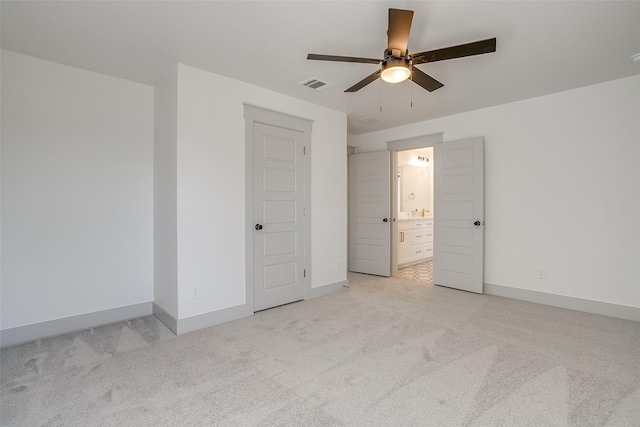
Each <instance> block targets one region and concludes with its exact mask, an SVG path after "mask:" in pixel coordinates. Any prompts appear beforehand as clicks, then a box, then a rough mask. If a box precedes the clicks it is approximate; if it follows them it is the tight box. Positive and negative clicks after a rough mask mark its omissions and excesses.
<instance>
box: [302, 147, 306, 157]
mask: <svg viewBox="0 0 640 427" xmlns="http://www.w3.org/2000/svg"><path fill="white" fill-rule="evenodd" d="M302 155H304V156H306V155H307V147H302Z"/></svg>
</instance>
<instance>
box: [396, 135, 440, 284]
mask: <svg viewBox="0 0 640 427" xmlns="http://www.w3.org/2000/svg"><path fill="white" fill-rule="evenodd" d="M443 140H444V132H439V133H432V134H429V135H422V136H416V137H413V138H405V139H398V140H395V141H389V142H387V149H388V150H389V151H390V152H391V167H390V168H389V169H390V171H391V175H390V176H389V180H390V183H391V218H393V219H392V221H391V276H392V277H395V276H397V275H398V242H397V239H396V236H397V235H398V222H397V216H398V186H397V185H395V183H396V182H397V176H398V151H406V150H414V149H417V148H427V147H434V146H435V145H437V144H442V142H443ZM436 162H437V159H435V156H434V159H433V164H432V167H433V168H434V169H435V167H436ZM432 185H433V186H435V173H434V183H432ZM433 196H434V200H433V204H434V206H435V205H436V200H435V197H436V195H435V194H434V195H433ZM434 229H435V227H434ZM433 244H434V245H435V239H434V241H433ZM434 253H435V247H434Z"/></svg>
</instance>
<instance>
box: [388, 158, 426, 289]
mask: <svg viewBox="0 0 640 427" xmlns="http://www.w3.org/2000/svg"><path fill="white" fill-rule="evenodd" d="M396 160H397V161H396V170H397V173H396V177H397V178H396V194H397V196H396V197H397V211H396V212H395V215H394V216H395V220H396V221H395V222H396V227H397V233H396V236H395V243H396V245H397V251H396V254H397V256H396V259H395V263H396V266H397V274H396V275H397V276H399V277H402V278H404V279H410V280H416V281H420V282H432V281H433V236H434V233H433V230H434V215H433V214H434V207H433V206H434V203H433V181H434V174H433V165H434V163H435V159H434V153H433V147H425V148H418V149H412V150H404V151H398V152H397V153H396Z"/></svg>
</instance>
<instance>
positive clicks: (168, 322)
mask: <svg viewBox="0 0 640 427" xmlns="http://www.w3.org/2000/svg"><path fill="white" fill-rule="evenodd" d="M153 315H154V316H156V318H157V319H158V320H159V321H161V322H162V323H164V325H165V326H166V327H167V328H169V329H171V332H173V333H174V334H176V335H178V321H177V320H176V319H175V318H174V317H173V316H172V315H170V314H169V313H167V312H166V311H165V310H164V309H163V308H162V307H160V306H159V305H158V304H156V303H155V302H154V303H153Z"/></svg>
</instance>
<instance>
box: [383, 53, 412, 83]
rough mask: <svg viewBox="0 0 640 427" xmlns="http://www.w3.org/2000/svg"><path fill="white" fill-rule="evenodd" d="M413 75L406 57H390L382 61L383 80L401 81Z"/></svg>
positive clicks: (389, 81)
mask: <svg viewBox="0 0 640 427" xmlns="http://www.w3.org/2000/svg"><path fill="white" fill-rule="evenodd" d="M409 76H411V70H409V64H408V63H407V60H406V59H404V58H395V57H391V58H388V59H387V60H386V61H384V62H383V63H382V74H381V75H380V77H382V80H384V81H385V82H388V83H400V82H403V81H405V80H407V79H408V78H409Z"/></svg>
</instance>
